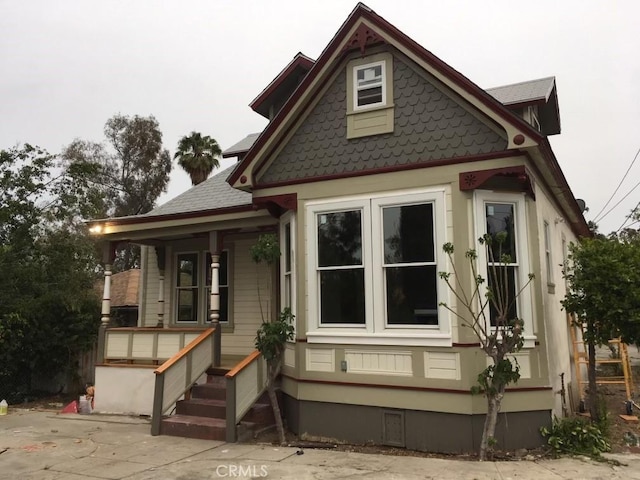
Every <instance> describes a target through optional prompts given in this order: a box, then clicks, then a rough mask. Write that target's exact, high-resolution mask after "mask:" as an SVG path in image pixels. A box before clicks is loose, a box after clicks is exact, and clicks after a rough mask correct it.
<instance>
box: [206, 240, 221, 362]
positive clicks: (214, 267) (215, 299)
mask: <svg viewBox="0 0 640 480" xmlns="http://www.w3.org/2000/svg"><path fill="white" fill-rule="evenodd" d="M220 243H221V242H220V239H219V238H218V232H216V231H212V232H209V252H210V253H211V296H210V298H209V307H210V310H211V313H210V314H209V319H210V320H211V326H212V327H213V328H215V329H216V330H215V336H214V346H213V348H214V352H213V356H214V362H213V365H214V367H218V366H220V356H221V348H222V330H221V327H220V276H219V273H220V248H221V245H220Z"/></svg>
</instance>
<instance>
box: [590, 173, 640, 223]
mask: <svg viewBox="0 0 640 480" xmlns="http://www.w3.org/2000/svg"><path fill="white" fill-rule="evenodd" d="M638 187H640V182H638V183H636V184H635V186H634V187H633V188H632V189H631V190H629V192H628V193H627V194H626V195H625V196H624V197H622V198H621V199H620V200H619V201H618V203H616V204H615V205H614V206H613V207H611V208H610V209H609V210H607V213H605V214H604V215H602V216H601V217H600V218H599V219H598V222H599V221H601V220H602V219H603V218H604V217H606V216H607V215H609V214H610V213H611V212H612V211H613V210H615V208H616V207H617V206H618V205H620V204H621V203H622V202H623V201H624V200H625V199H626V198H627V197H628V196H629V195H631V194H632V193H633V191H634V190H635V189H636V188H638ZM594 222H595V220H594ZM625 222H626V220H625Z"/></svg>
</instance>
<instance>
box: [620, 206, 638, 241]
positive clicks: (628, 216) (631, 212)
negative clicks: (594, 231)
mask: <svg viewBox="0 0 640 480" xmlns="http://www.w3.org/2000/svg"><path fill="white" fill-rule="evenodd" d="M638 207H640V202H638V203H637V204H636V206H635V207H634V208H633V210H631V211H630V212H629V215H627V216H626V217H624V221H623V222H622V225H620V228H618V230H616V233H619V232H620V230H622V229H623V228H624V224H625V223H627V220H629V219H630V218H631V217H632V216H633V214H634V212H635V211H636V210H638ZM636 223H638V220H636V221H635V222H631V223H630V224H629V225H627V227H630V226H632V225H634V224H636Z"/></svg>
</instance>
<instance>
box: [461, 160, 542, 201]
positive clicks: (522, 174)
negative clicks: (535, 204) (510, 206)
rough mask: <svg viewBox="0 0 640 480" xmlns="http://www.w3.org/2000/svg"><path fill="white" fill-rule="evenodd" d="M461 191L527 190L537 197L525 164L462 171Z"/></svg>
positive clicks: (529, 193) (533, 196) (526, 191)
mask: <svg viewBox="0 0 640 480" xmlns="http://www.w3.org/2000/svg"><path fill="white" fill-rule="evenodd" d="M459 184H460V190H461V191H469V190H477V189H479V188H487V189H490V190H508V191H518V192H525V193H527V194H528V195H530V196H531V198H533V199H535V198H536V196H535V193H534V180H533V177H532V176H531V174H530V173H529V172H528V171H527V169H526V167H525V166H524V165H519V166H515V167H503V168H492V169H489V170H474V171H469V172H462V173H460V176H459Z"/></svg>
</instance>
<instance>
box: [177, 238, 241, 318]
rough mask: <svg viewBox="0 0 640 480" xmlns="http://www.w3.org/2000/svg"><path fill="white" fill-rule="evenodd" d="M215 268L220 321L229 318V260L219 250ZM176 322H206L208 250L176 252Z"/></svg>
mask: <svg viewBox="0 0 640 480" xmlns="http://www.w3.org/2000/svg"><path fill="white" fill-rule="evenodd" d="M219 264H220V268H219V270H218V279H219V287H220V288H219V292H220V322H223V323H225V322H228V321H229V261H228V252H227V250H225V251H223V252H221V254H220V258H219ZM175 282H176V283H175V285H176V297H175V302H176V307H175V311H176V317H175V318H176V323H194V324H198V325H204V324H206V323H207V322H209V321H210V313H211V309H210V298H211V254H210V253H209V252H189V253H178V254H177V255H176V274H175Z"/></svg>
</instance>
